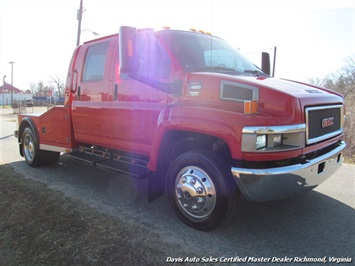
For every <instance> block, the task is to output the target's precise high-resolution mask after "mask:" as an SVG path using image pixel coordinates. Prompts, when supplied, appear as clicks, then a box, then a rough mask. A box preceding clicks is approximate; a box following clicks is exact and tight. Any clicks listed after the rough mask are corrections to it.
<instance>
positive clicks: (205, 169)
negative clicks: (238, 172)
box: [167, 150, 236, 231]
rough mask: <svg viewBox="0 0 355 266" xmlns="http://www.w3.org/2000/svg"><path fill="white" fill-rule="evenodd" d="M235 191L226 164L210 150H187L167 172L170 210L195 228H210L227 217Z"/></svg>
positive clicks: (204, 229) (233, 182) (234, 185)
mask: <svg viewBox="0 0 355 266" xmlns="http://www.w3.org/2000/svg"><path fill="white" fill-rule="evenodd" d="M235 191H236V183H235V181H234V179H233V177H232V173H231V171H230V169H229V168H228V165H227V164H226V163H224V162H223V161H222V160H221V159H220V158H219V157H218V156H217V155H215V154H214V153H213V152H211V151H207V150H206V151H205V150H201V151H189V152H186V153H184V154H182V155H180V156H178V157H177V158H176V159H175V160H174V161H173V163H172V164H171V166H170V168H169V171H168V175H167V192H168V197H169V201H170V204H171V206H172V208H173V210H174V211H175V213H176V215H177V216H178V217H179V218H180V219H181V221H183V222H184V223H185V224H187V225H188V226H191V227H193V228H195V229H198V230H202V231H208V230H212V229H214V228H216V227H217V226H218V225H220V224H221V223H222V222H223V221H224V220H225V219H226V218H227V217H228V216H229V214H230V212H231V210H232V206H233V201H234V200H233V199H234V195H235Z"/></svg>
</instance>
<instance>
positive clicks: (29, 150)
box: [23, 134, 35, 162]
mask: <svg viewBox="0 0 355 266" xmlns="http://www.w3.org/2000/svg"><path fill="white" fill-rule="evenodd" d="M23 151H24V152H25V157H26V159H27V160H28V161H29V162H33V158H34V156H35V147H34V143H33V139H32V136H31V135H29V134H26V136H25V138H24V140H23Z"/></svg>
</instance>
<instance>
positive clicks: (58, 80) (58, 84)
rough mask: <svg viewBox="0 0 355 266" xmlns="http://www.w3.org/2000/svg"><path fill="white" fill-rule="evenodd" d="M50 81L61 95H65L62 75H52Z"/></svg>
mask: <svg viewBox="0 0 355 266" xmlns="http://www.w3.org/2000/svg"><path fill="white" fill-rule="evenodd" d="M49 83H50V84H51V85H52V86H53V87H54V88H55V89H56V91H57V92H58V96H59V97H63V96H64V79H63V77H62V76H58V75H55V76H51V80H50V81H49Z"/></svg>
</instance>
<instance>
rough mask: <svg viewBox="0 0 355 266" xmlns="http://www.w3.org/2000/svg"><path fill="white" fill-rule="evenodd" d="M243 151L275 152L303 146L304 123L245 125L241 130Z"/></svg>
mask: <svg viewBox="0 0 355 266" xmlns="http://www.w3.org/2000/svg"><path fill="white" fill-rule="evenodd" d="M242 133H243V135H242V151H243V152H277V151H287V150H295V149H300V148H304V147H305V141H306V125H305V124H297V125H288V126H268V127H257V126H256V127H255V126H254V127H252V126H247V127H244V128H243V131H242Z"/></svg>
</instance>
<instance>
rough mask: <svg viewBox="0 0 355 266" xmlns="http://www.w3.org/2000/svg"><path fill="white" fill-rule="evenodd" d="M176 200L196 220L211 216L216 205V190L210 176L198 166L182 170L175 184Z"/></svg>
mask: <svg viewBox="0 0 355 266" xmlns="http://www.w3.org/2000/svg"><path fill="white" fill-rule="evenodd" d="M175 191H176V199H177V202H178V203H179V205H180V207H181V208H182V210H183V211H184V212H185V213H186V214H188V215H189V216H192V217H194V218H200V219H201V218H204V217H207V216H208V215H210V214H211V212H212V211H213V209H214V207H215V205H216V190H215V187H214V184H213V182H212V179H211V178H210V177H209V175H208V174H207V173H206V172H205V171H203V170H202V169H200V168H199V167H196V166H188V167H185V168H184V169H182V170H181V171H180V172H179V174H178V175H177V177H176V182H175Z"/></svg>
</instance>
